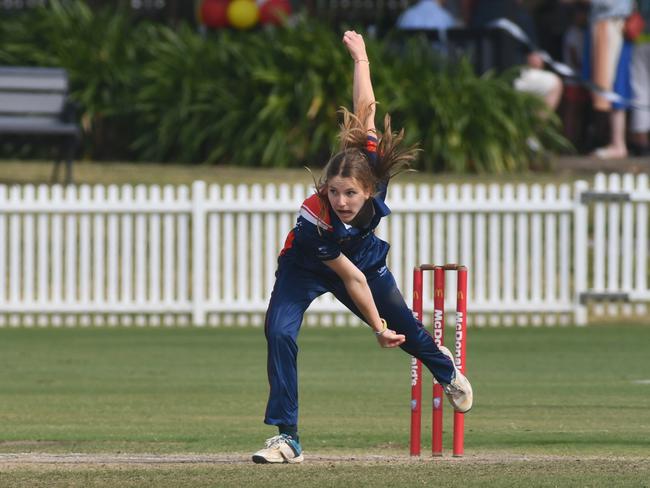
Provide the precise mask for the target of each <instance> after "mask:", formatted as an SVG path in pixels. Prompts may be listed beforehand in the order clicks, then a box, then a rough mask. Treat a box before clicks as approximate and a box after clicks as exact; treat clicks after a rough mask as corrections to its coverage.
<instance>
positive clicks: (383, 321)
mask: <svg viewBox="0 0 650 488" xmlns="http://www.w3.org/2000/svg"><path fill="white" fill-rule="evenodd" d="M379 320H381V325H382V326H383V327H382V328H381V330H376V331H375V335H376V336H377V337H379V336H380V335H383V334H384V332H386V329H388V324H387V323H386V321H385V320H384V319H379Z"/></svg>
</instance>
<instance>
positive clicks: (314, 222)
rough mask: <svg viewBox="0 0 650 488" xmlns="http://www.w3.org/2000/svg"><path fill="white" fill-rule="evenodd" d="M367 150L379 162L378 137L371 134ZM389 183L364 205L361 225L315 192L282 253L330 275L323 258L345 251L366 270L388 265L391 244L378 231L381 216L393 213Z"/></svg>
mask: <svg viewBox="0 0 650 488" xmlns="http://www.w3.org/2000/svg"><path fill="white" fill-rule="evenodd" d="M364 152H365V153H366V156H367V157H368V161H369V163H370V164H376V161H377V139H376V138H374V137H372V136H368V141H367V143H366V147H365V150H364ZM387 186H388V182H382V183H380V185H379V187H378V188H377V191H376V192H375V194H374V195H373V196H372V197H370V199H369V201H368V202H367V203H366V205H364V207H366V206H368V207H367V208H366V210H369V212H366V213H367V214H368V218H367V219H366V222H365V223H364V224H363V225H362V226H361V227H355V226H352V227H350V226H347V227H346V225H345V224H343V222H341V220H340V219H339V217H338V216H337V215H336V213H335V212H334V210H332V208H331V206H330V204H329V201H328V200H327V197H325V198H322V199H321V198H320V197H319V196H318V195H317V194H313V195H312V196H310V197H309V198H307V199H306V200H305V201H304V202H303V203H302V205H301V207H300V214H299V216H298V219H297V221H296V226H295V227H294V228H293V229H292V230H291V232H289V235H288V236H287V239H286V241H285V245H284V249H282V252H281V256H282V257H284V258H286V259H290V260H291V261H292V262H293V263H295V264H297V265H299V266H301V267H304V268H306V269H309V270H311V271H315V272H317V273H321V272H322V273H327V274H329V273H330V272H331V270H330V268H328V267H327V266H326V265H325V264H323V261H329V260H331V259H335V258H337V257H338V256H339V255H340V254H341V253H343V254H344V255H345V256H347V257H348V259H350V261H352V262H353V263H354V264H355V265H356V266H357V268H359V269H360V270H361V271H364V272H370V271H373V270H376V269H378V268H381V267H382V266H385V260H386V254H387V253H388V249H389V247H390V246H389V244H388V243H387V242H384V241H382V240H381V239H379V238H378V237H377V236H376V235H375V232H374V231H375V229H376V228H377V225H379V221H380V220H381V218H382V217H385V216H387V215H388V214H390V209H389V208H388V206H387V205H386V203H385V202H384V201H385V198H386V189H387ZM323 205H325V208H323ZM362 211H364V210H363V209H362Z"/></svg>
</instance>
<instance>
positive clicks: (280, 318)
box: [264, 258, 454, 425]
mask: <svg viewBox="0 0 650 488" xmlns="http://www.w3.org/2000/svg"><path fill="white" fill-rule="evenodd" d="M282 261H283V258H280V266H279V267H278V271H277V273H276V282H275V286H274V287H273V293H272V294H271V300H270V303H269V308H268V310H267V313H266V323H265V333H266V340H267V347H268V360H267V361H268V362H267V370H268V377H269V385H270V388H271V389H270V394H269V400H268V403H267V407H266V415H265V419H264V422H265V423H267V424H270V425H281V424H284V425H298V371H297V366H296V360H297V356H298V345H297V343H296V340H297V338H298V332H299V330H300V326H301V324H302V320H303V315H304V313H305V310H306V309H307V307H309V304H310V303H311V302H312V301H313V300H314V299H315V298H316V297H318V296H320V295H322V294H323V293H326V292H331V293H332V294H334V296H335V297H336V298H337V299H338V300H340V301H341V302H342V303H343V304H344V305H345V306H346V307H347V308H348V309H350V311H352V312H353V313H354V314H355V315H357V316H358V317H359V318H361V319H362V320H364V321H365V318H364V317H363V315H361V312H359V310H358V309H357V307H356V305H355V304H354V302H353V301H352V299H351V298H350V296H349V295H348V293H347V291H346V290H345V286H344V284H343V281H342V280H341V279H340V278H338V277H337V276H336V275H333V276H332V277H326V276H321V275H320V274H317V273H314V272H311V271H308V270H305V269H303V268H299V267H297V266H294V265H293V263H289V262H284V263H283V262H282ZM366 277H367V279H368V285H369V286H370V290H371V291H372V296H373V298H374V300H375V304H376V305H377V309H378V311H379V316H380V317H382V318H384V319H385V320H386V321H387V322H388V327H389V328H391V329H393V330H395V331H396V332H397V333H400V334H404V335H405V336H406V342H404V344H402V345H401V346H400V347H401V348H402V349H403V350H404V351H406V352H407V353H409V354H411V355H413V356H415V357H417V358H418V359H420V360H421V361H422V363H423V364H424V365H425V366H426V367H427V368H428V369H429V371H431V373H432V374H433V375H434V376H435V378H436V379H437V380H438V381H439V382H441V383H449V382H451V379H452V377H453V372H454V367H453V364H452V362H451V360H450V359H449V358H447V356H445V355H444V354H442V353H441V352H440V350H439V349H438V347H437V346H436V343H435V342H434V340H433V338H432V337H431V335H430V334H429V333H428V332H427V331H426V330H425V329H424V327H423V326H422V323H421V322H419V321H418V320H416V319H415V318H414V317H413V314H412V312H411V310H410V309H409V308H408V306H407V305H406V303H405V302H404V298H403V297H402V294H401V293H400V291H399V290H398V289H397V285H396V283H395V279H394V278H393V275H392V274H391V273H390V271H389V270H388V268H386V267H385V266H384V267H382V268H380V269H379V270H378V271H376V272H373V273H371V274H370V275H366Z"/></svg>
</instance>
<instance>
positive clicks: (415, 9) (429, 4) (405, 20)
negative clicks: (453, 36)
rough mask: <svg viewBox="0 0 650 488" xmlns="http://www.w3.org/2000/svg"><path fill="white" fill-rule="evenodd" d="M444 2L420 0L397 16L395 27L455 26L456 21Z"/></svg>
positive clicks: (439, 0)
mask: <svg viewBox="0 0 650 488" xmlns="http://www.w3.org/2000/svg"><path fill="white" fill-rule="evenodd" d="M444 3H445V2H444V0H420V1H419V2H418V3H416V4H415V5H412V6H411V7H409V8H407V9H406V10H405V11H404V12H403V13H402V15H400V16H399V18H398V19H397V28H398V29H403V30H418V29H423V30H434V29H451V28H452V27H456V26H457V25H458V21H457V20H456V19H455V18H454V17H453V16H452V14H451V13H450V12H449V11H447V10H446V9H445V7H444Z"/></svg>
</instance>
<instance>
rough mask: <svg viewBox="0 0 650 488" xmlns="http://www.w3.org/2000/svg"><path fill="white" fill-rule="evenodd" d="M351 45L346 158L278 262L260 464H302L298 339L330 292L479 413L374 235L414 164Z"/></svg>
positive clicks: (459, 406) (331, 172)
mask: <svg viewBox="0 0 650 488" xmlns="http://www.w3.org/2000/svg"><path fill="white" fill-rule="evenodd" d="M343 43H344V44H345V46H346V47H347V49H348V51H349V52H350V55H351V56H352V59H353V60H354V86H353V101H354V110H355V114H351V113H350V112H348V111H347V110H345V109H343V116H344V122H343V126H342V127H341V134H340V138H341V151H340V152H339V153H338V154H336V155H335V156H334V157H332V159H331V160H330V161H329V163H328V164H327V166H326V168H325V170H324V175H323V177H322V178H321V181H320V182H319V184H318V185H317V192H316V193H315V194H314V195H312V196H311V197H309V198H307V200H305V201H304V202H303V204H302V207H301V208H300V215H299V217H298V220H297V223H296V226H295V227H294V229H293V230H292V231H291V232H290V233H289V235H288V236H287V240H286V242H285V246H284V249H283V250H282V252H281V254H280V257H279V258H278V269H277V272H276V282H275V286H274V288H273V293H272V294H271V300H270V303H269V308H268V311H267V314H266V324H265V333H266V339H267V345H268V362H267V367H268V377H269V384H270V395H269V399H268V404H267V407H266V416H265V419H264V422H265V423H267V424H269V425H275V426H277V427H278V430H279V435H277V436H274V437H271V438H270V439H268V440H267V441H266V444H265V447H264V448H263V449H261V450H259V451H258V452H256V453H255V454H254V455H253V461H254V462H256V463H299V462H301V461H302V460H303V454H302V447H301V446H300V442H299V438H298V384H297V370H296V357H297V353H298V346H297V345H296V339H297V336H298V331H299V329H300V325H301V323H302V319H303V315H304V313H305V310H306V309H307V307H308V306H309V304H310V303H311V302H312V300H314V299H315V298H316V297H318V296H319V295H322V294H323V293H325V292H331V293H332V294H334V296H335V297H336V298H337V299H338V300H340V301H341V302H342V303H343V304H344V305H345V306H346V307H348V308H349V309H350V310H351V311H352V312H353V313H355V314H356V315H357V316H358V317H360V318H361V319H362V320H364V321H365V322H366V323H367V324H368V325H370V327H371V328H372V329H373V330H374V333H375V337H376V338H377V341H378V342H379V345H380V346H381V347H397V346H399V347H401V348H402V349H403V350H404V351H406V352H407V353H409V354H411V355H413V356H415V357H417V358H418V359H420V360H421V361H422V362H423V363H424V364H425V365H426V366H427V368H429V370H430V371H431V373H433V375H434V377H435V378H436V380H437V381H438V382H439V383H441V384H442V385H443V387H444V390H445V393H446V394H447V397H448V399H449V401H450V402H451V404H452V405H453V407H454V408H455V409H456V410H458V411H460V412H466V411H468V410H469V409H470V408H471V407H472V387H471V385H470V383H469V381H468V380H467V378H465V376H463V374H462V373H461V372H460V371H458V369H456V367H455V365H454V362H453V360H452V355H451V352H450V351H449V350H448V349H446V348H445V347H440V348H438V347H437V346H436V344H435V342H434V340H433V338H432V337H431V336H430V335H429V334H428V333H427V332H426V331H425V329H424V327H423V326H422V323H420V322H419V321H417V320H416V319H415V318H414V317H413V314H412V313H411V310H410V309H409V308H408V307H407V305H406V303H405V302H404V298H403V297H402V295H401V293H400V291H399V290H398V289H397V286H396V284H395V280H394V278H393V276H392V274H391V273H390V271H389V270H388V268H387V267H386V255H387V253H388V248H389V245H388V244H387V243H386V242H384V241H382V240H381V239H379V238H378V237H377V236H376V235H375V233H374V231H375V228H376V227H377V225H378V224H379V221H380V220H381V218H382V217H385V216H387V215H388V214H389V213H390V210H389V209H388V207H387V206H386V204H385V203H384V199H385V197H386V188H387V186H388V181H389V180H390V178H391V177H392V176H394V175H395V174H396V172H399V170H400V169H403V168H404V167H405V166H407V165H408V163H409V162H410V161H411V160H413V159H414V158H415V154H416V150H415V149H413V148H407V149H404V148H400V143H401V141H402V139H403V132H402V133H400V134H394V133H392V132H391V127H390V118H389V117H388V116H387V117H386V119H385V123H384V125H385V130H384V134H383V135H381V136H379V137H378V138H377V134H376V131H375V123H374V115H375V96H374V93H373V89H372V83H371V81H370V63H369V61H368V56H367V54H366V47H365V44H364V41H363V37H361V35H359V34H357V33H356V32H354V31H347V32H346V33H345V35H344V36H343Z"/></svg>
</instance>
